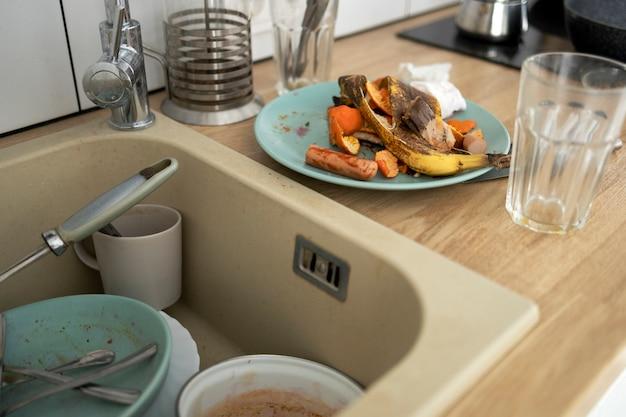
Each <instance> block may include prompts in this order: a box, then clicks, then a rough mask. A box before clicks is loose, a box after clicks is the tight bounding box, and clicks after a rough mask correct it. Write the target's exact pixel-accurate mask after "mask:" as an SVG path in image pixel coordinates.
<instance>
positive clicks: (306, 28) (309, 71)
mask: <svg viewBox="0 0 626 417" xmlns="http://www.w3.org/2000/svg"><path fill="white" fill-rule="evenodd" d="M337 4H338V0H270V11H271V14H272V26H273V30H274V61H275V63H276V68H277V71H278V83H277V84H276V90H277V91H278V94H284V93H286V92H287V91H289V90H293V89H296V88H300V87H304V86H307V85H310V84H314V83H317V82H320V81H326V80H328V79H329V77H330V65H331V57H332V48H333V42H334V37H335V20H336V17H337Z"/></svg>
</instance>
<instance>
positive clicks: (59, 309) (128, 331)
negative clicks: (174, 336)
mask: <svg viewBox="0 0 626 417" xmlns="http://www.w3.org/2000/svg"><path fill="white" fill-rule="evenodd" d="M5 318H6V337H7V340H6V350H5V363H6V364H7V365H11V366H23V367H31V368H50V367H54V366H57V365H59V364H62V363H65V362H68V361H70V360H72V359H74V358H77V357H80V356H83V355H85V354H86V353H87V352H90V351H93V350H96V349H110V350H112V351H114V352H115V353H116V360H119V359H122V358H124V357H125V356H127V355H129V354H131V353H133V352H134V351H136V350H138V349H140V348H142V347H143V346H145V345H147V344H149V343H152V342H154V343H156V344H157V345H158V353H157V354H156V355H155V356H153V357H152V358H151V359H148V360H146V361H145V362H142V363H140V364H137V365H135V366H132V367H130V368H128V369H126V370H123V371H121V372H119V373H117V374H114V375H110V376H108V377H105V378H102V379H100V380H98V381H97V382H98V383H99V384H103V385H110V386H114V387H122V388H137V389H140V390H141V391H142V394H141V396H140V397H139V399H138V400H137V401H136V402H135V403H133V404H132V405H119V404H114V403H111V402H108V401H104V400H100V399H97V398H93V397H89V396H87V395H85V394H82V393H81V392H79V391H77V390H70V391H64V392H61V393H59V394H56V395H53V396H51V397H48V398H46V399H42V400H39V401H36V402H33V403H31V404H29V405H27V406H25V407H23V408H21V409H19V410H17V411H15V412H14V413H12V414H11V416H12V417H35V416H38V417H39V416H45V417H57V416H58V417H78V416H81V417H84V416H89V417H113V416H115V417H131V416H137V415H140V414H141V413H142V412H143V411H145V410H146V409H147V407H148V406H149V405H150V403H151V402H152V401H153V400H154V398H155V396H156V395H157V393H158V391H159V389H160V387H161V385H162V384H163V381H164V380H165V376H166V374H167V371H168V366H169V358H170V354H171V350H172V346H171V345H172V342H171V338H170V333H169V328H168V326H167V323H166V322H165V320H164V319H163V318H162V317H161V315H160V314H159V312H158V311H156V310H154V309H153V308H152V307H150V306H148V305H146V304H144V303H142V302H140V301H137V300H134V299H130V298H126V297H119V296H114V295H103V294H90V295H77V296H70V297H61V298H54V299H50V300H45V301H41V302H37V303H33V304H29V305H25V306H21V307H17V308H14V309H12V310H9V311H7V312H5ZM95 369H97V368H88V369H86V370H81V371H77V372H78V373H77V375H78V374H79V373H80V372H90V370H95ZM68 375H72V374H68ZM47 386H49V385H48V384H46V383H44V382H40V381H31V382H28V383H23V384H20V385H17V386H15V387H11V386H6V387H4V388H3V389H2V392H1V394H2V402H3V403H12V402H14V401H17V400H19V399H21V398H25V397H27V396H30V395H32V394H33V393H35V392H38V391H40V390H42V389H43V388H46V387H47Z"/></svg>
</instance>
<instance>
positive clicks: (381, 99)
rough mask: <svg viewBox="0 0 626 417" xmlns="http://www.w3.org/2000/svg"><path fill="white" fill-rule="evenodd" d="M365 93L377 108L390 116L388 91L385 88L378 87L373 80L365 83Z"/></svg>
mask: <svg viewBox="0 0 626 417" xmlns="http://www.w3.org/2000/svg"><path fill="white" fill-rule="evenodd" d="M365 89H366V90H367V94H369V96H370V99H371V101H373V102H374V104H375V105H376V107H377V108H379V109H381V110H382V111H383V112H385V113H387V114H388V115H389V116H391V100H390V99H389V91H387V89H386V88H379V87H377V86H376V85H375V84H374V83H373V82H367V83H366V84H365Z"/></svg>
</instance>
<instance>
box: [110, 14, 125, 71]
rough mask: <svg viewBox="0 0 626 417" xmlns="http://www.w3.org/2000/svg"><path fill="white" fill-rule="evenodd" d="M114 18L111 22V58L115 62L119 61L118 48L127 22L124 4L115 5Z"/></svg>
mask: <svg viewBox="0 0 626 417" xmlns="http://www.w3.org/2000/svg"><path fill="white" fill-rule="evenodd" d="M116 12H117V13H116V16H115V20H114V22H113V44H112V45H111V46H112V48H111V56H112V57H113V58H115V59H116V60H117V59H119V55H120V47H121V46H122V29H124V23H125V22H126V21H127V19H126V18H127V13H126V12H127V9H126V5H125V4H124V2H121V3H119V2H118V3H117V9H116Z"/></svg>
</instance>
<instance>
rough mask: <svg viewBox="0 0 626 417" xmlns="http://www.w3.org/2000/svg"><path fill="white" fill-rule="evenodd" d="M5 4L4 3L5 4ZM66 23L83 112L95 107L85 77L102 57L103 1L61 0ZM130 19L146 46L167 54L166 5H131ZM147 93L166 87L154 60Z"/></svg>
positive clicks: (143, 0)
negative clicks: (136, 21) (164, 9)
mask: <svg viewBox="0 0 626 417" xmlns="http://www.w3.org/2000/svg"><path fill="white" fill-rule="evenodd" d="M2 1H4V0H2ZM62 1H63V8H64V10H65V22H66V25H67V33H68V37H69V41H70V48H71V50H72V58H73V61H74V70H75V73H76V83H77V85H78V94H79V97H80V107H81V110H85V109H88V108H91V107H94V106H95V105H94V104H93V103H92V102H91V101H90V100H89V99H88V98H87V96H86V95H85V92H84V91H83V81H82V80H83V74H84V73H85V71H86V70H87V68H88V67H89V66H90V65H91V64H93V63H95V62H96V61H97V60H98V58H100V55H102V46H101V45H100V30H99V28H98V25H99V24H100V22H101V21H103V20H105V19H106V13H105V10H104V1H103V0H62ZM130 15H131V17H132V18H133V19H136V20H138V21H139V23H141V36H142V39H143V42H144V44H146V45H150V46H152V47H154V48H155V49H157V50H160V51H164V50H165V39H164V35H163V26H162V25H163V23H162V22H163V2H161V1H155V0H132V1H130ZM145 62H146V75H147V77H148V89H150V90H151V91H152V90H155V89H157V88H160V87H163V85H164V79H163V70H162V69H161V66H160V65H159V64H158V63H157V62H156V61H155V60H153V59H152V58H149V57H146V59H145Z"/></svg>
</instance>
